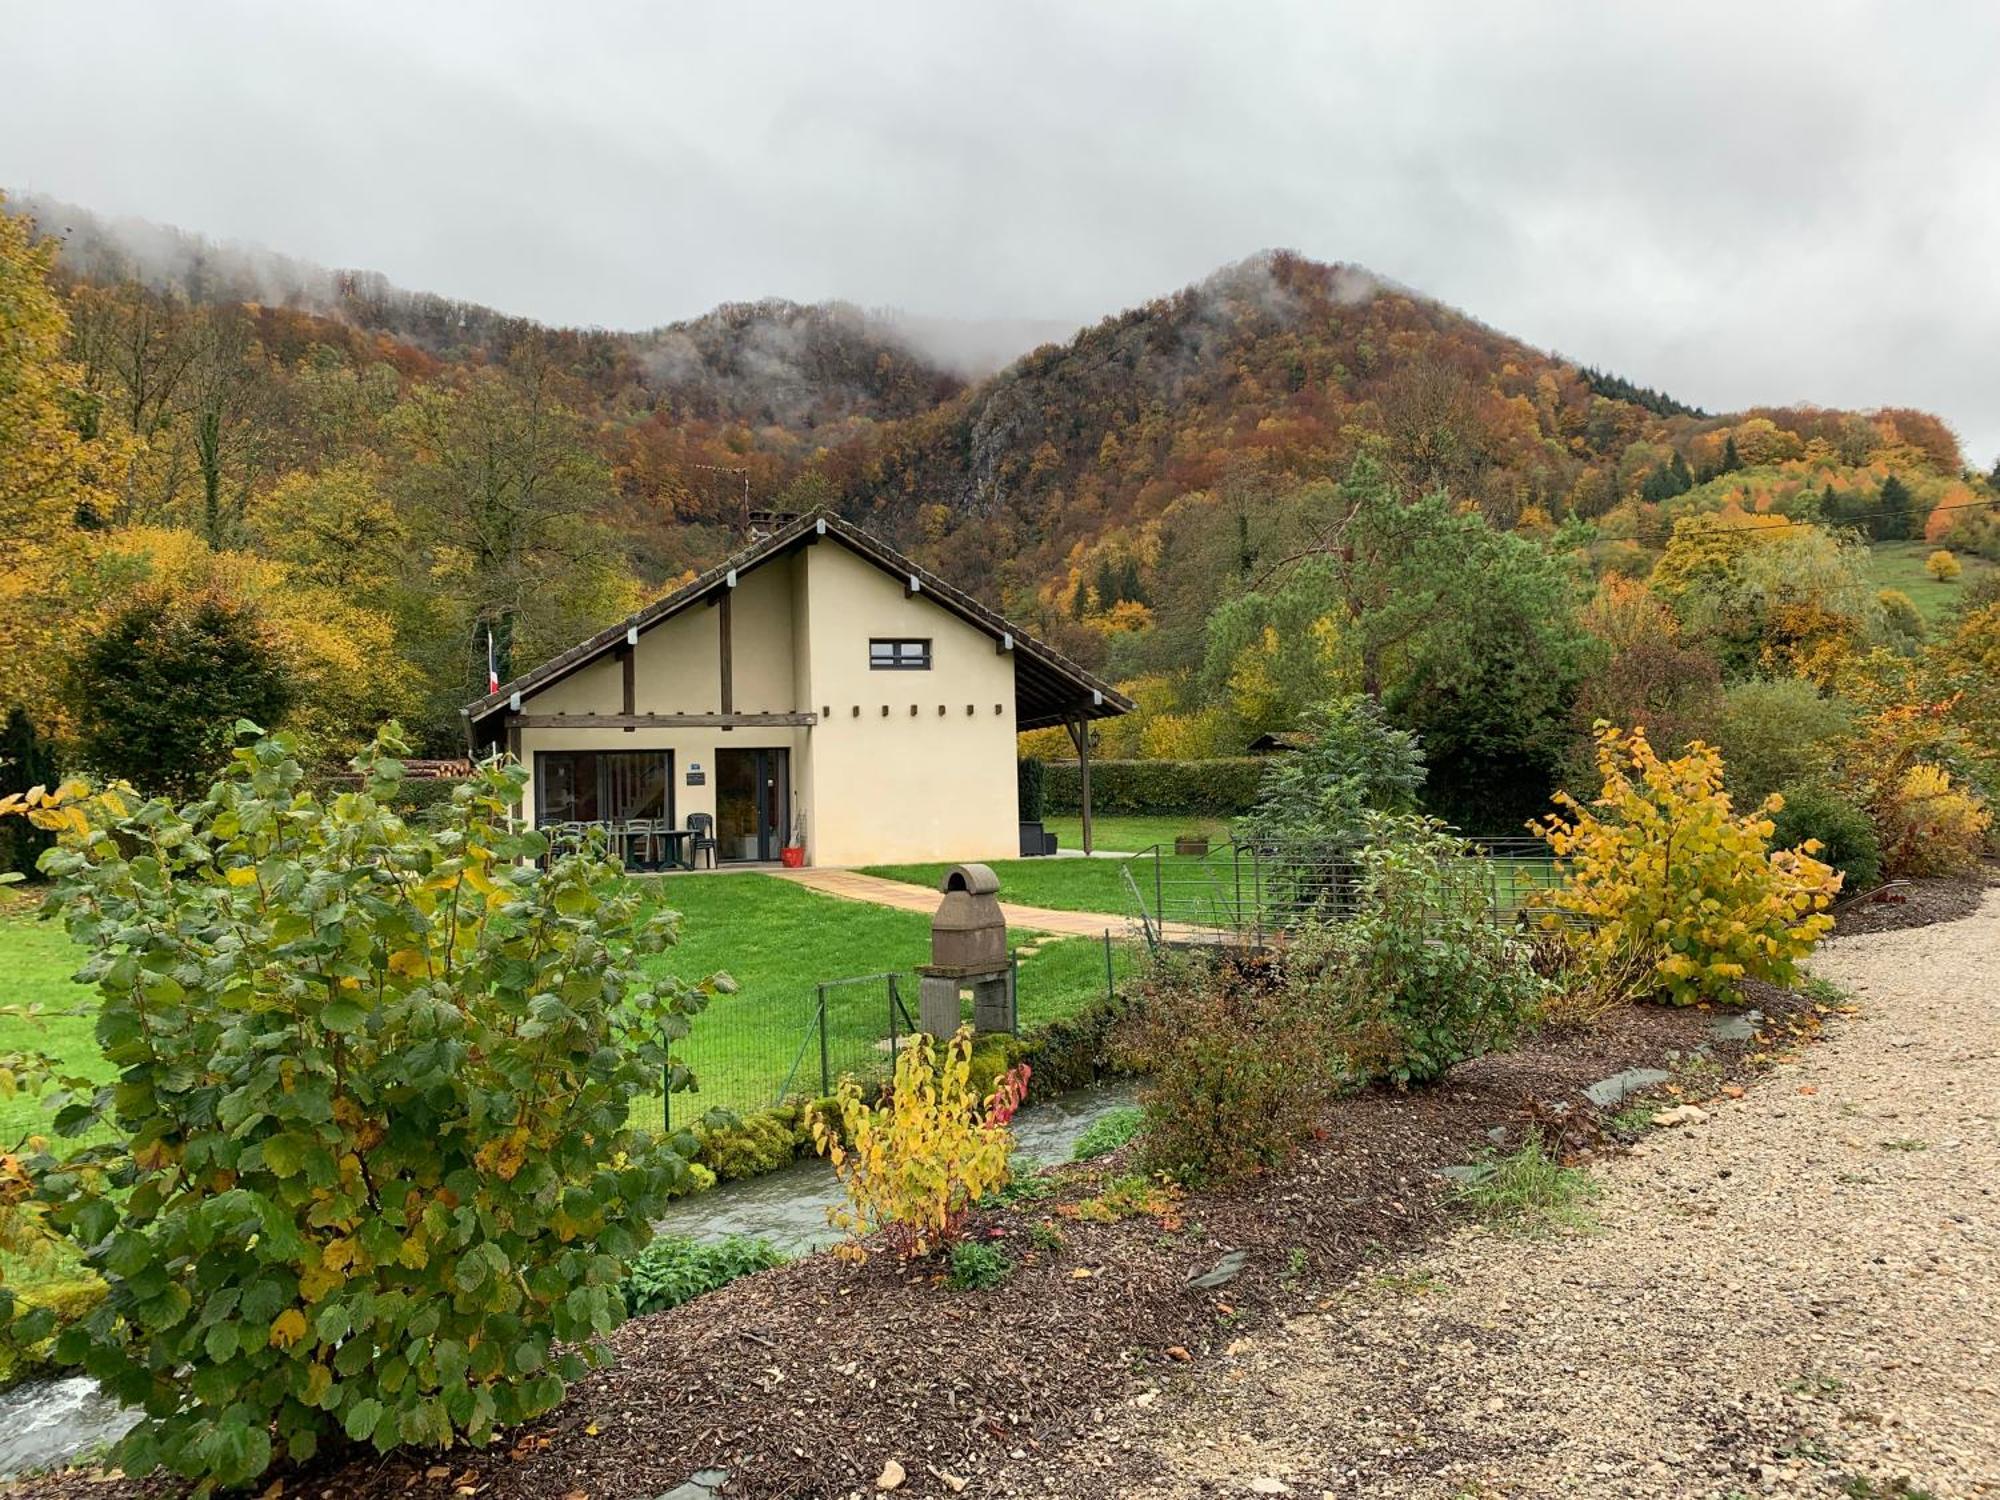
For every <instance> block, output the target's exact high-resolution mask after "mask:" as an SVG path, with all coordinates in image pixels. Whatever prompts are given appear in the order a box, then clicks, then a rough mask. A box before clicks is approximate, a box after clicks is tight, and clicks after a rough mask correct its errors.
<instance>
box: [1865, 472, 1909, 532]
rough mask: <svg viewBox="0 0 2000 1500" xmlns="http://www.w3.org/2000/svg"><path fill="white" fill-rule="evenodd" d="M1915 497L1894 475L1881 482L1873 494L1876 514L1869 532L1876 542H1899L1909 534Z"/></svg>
mask: <svg viewBox="0 0 2000 1500" xmlns="http://www.w3.org/2000/svg"><path fill="white" fill-rule="evenodd" d="M1915 499H1916V497H1915V496H1914V495H1912V494H1911V493H1910V487H1909V486H1908V485H1907V484H1905V483H1903V481H1902V480H1901V479H1899V478H1898V477H1897V476H1896V475H1894V474H1891V475H1890V476H1889V477H1888V478H1887V479H1885V480H1883V481H1882V488H1881V489H1879V490H1878V491H1876V493H1875V509H1876V514H1875V518H1874V521H1873V523H1872V524H1871V525H1870V527H1869V530H1870V532H1871V533H1872V534H1873V535H1874V537H1875V539H1876V540H1877V541H1881V542H1893V541H1901V540H1902V539H1903V538H1905V537H1907V536H1908V535H1909V534H1910V511H1911V509H1912V507H1913V503H1914V501H1915Z"/></svg>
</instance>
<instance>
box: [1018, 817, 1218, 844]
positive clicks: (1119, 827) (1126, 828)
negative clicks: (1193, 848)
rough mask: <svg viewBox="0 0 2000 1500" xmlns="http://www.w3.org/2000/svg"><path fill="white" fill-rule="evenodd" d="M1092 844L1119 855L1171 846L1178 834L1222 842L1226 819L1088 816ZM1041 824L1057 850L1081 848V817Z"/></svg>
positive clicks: (1065, 818) (1048, 821)
mask: <svg viewBox="0 0 2000 1500" xmlns="http://www.w3.org/2000/svg"><path fill="white" fill-rule="evenodd" d="M1091 824H1092V832H1093V834H1094V835H1095V844H1096V847H1097V848H1099V849H1115V850H1117V851H1118V852H1120V853H1122V854H1137V853H1138V852H1139V851H1140V850H1141V849H1150V848H1152V847H1153V845H1155V844H1168V845H1171V844H1172V843H1173V841H1174V840H1175V839H1177V838H1179V837H1180V836H1181V835H1182V834H1187V833H1194V834H1204V835H1206V836H1207V837H1208V839H1209V840H1210V841H1211V842H1213V843H1226V842H1227V841H1228V839H1229V820H1228V819H1227V818H1209V817H1201V816H1198V815H1196V814H1194V813H1171V814H1167V815H1165V816H1151V817H1138V816H1134V817H1125V816H1118V815H1114V816H1111V817H1104V818H1093V819H1091ZM1042 826H1043V827H1044V828H1046V829H1048V831H1049V832H1050V833H1053V834H1054V835H1055V836H1056V838H1057V840H1058V844H1057V847H1058V848H1061V849H1081V848H1082V847H1083V819H1082V818H1080V817H1075V816H1071V815H1067V814H1066V815H1064V816H1062V817H1055V818H1044V819H1043V820H1042Z"/></svg>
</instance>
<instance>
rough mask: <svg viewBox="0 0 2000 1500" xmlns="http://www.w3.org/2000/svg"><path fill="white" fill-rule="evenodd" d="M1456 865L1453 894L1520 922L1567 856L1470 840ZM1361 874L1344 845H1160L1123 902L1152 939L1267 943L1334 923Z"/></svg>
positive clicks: (1135, 862) (1131, 868)
mask: <svg viewBox="0 0 2000 1500" xmlns="http://www.w3.org/2000/svg"><path fill="white" fill-rule="evenodd" d="M1467 842H1468V845H1469V848H1468V852H1467V855H1466V857H1465V858H1464V859H1462V860H1459V861H1458V862H1457V863H1456V864H1455V865H1454V867H1453V868H1452V870H1451V872H1450V875H1449V879H1450V880H1451V881H1452V882H1453V884H1454V889H1453V890H1452V891H1451V892H1450V893H1449V894H1450V895H1452V896H1453V897H1457V896H1461V895H1463V896H1467V897H1473V896H1476V897H1477V898H1479V899H1480V900H1481V901H1482V902H1483V903H1484V905H1485V908H1486V911H1487V915H1488V918H1489V920H1491V921H1493V922H1495V923H1497V924H1505V925H1514V924H1516V923H1519V922H1520V921H1521V920H1522V919H1523V917H1524V915H1525V914H1526V913H1527V912H1528V911H1529V910H1530V909H1531V908H1532V904H1533V901H1534V899H1535V895H1534V893H1535V892H1537V891H1542V890H1548V889H1551V888H1553V887H1555V886H1557V885H1559V884H1561V881H1562V863H1561V861H1560V860H1559V859H1558V858H1557V857H1556V854H1555V851H1554V850H1552V849H1551V848H1550V847H1549V846H1548V845H1547V844H1546V843H1544V842H1543V841H1542V840H1540V839H1535V838H1524V837H1518V836H1511V835H1510V836H1506V837H1497V838H1481V839H1470V840H1468V841H1467ZM1363 874H1364V869H1363V864H1362V861H1361V859H1360V857H1359V852H1358V851H1357V850H1356V849H1354V848H1352V847H1350V846H1343V845H1329V844H1325V843H1315V842H1281V841H1263V842H1256V843H1230V844H1223V845H1220V846H1217V847H1214V848H1211V849H1210V850H1209V851H1208V852H1206V853H1204V854H1199V855H1195V854H1176V853H1175V852H1173V850H1172V849H1171V847H1169V846H1166V845H1160V844H1155V845H1154V846H1153V847H1152V848H1151V849H1148V850H1145V851H1144V852H1142V853H1140V854H1137V855H1134V856H1133V857H1132V858H1131V859H1130V860H1128V861H1127V862H1126V864H1125V866H1124V883H1125V888H1126V899H1127V901H1128V902H1129V904H1130V905H1131V908H1132V911H1133V913H1134V916H1135V924H1136V926H1137V928H1138V929H1139V933H1140V935H1141V936H1142V937H1143V938H1144V939H1145V940H1146V942H1147V943H1148V945H1150V946H1157V945H1159V944H1161V943H1166V944H1199V943H1226V944H1245V945H1249V946H1253V947H1254V946H1262V945H1264V944H1265V943H1268V942H1270V941H1273V940H1275V939H1278V938H1281V937H1282V936H1283V935H1284V934H1286V933H1290V932H1293V931H1295V930H1297V929H1298V927H1299V926H1300V925H1301V924H1302V923H1304V922H1305V921H1307V920H1309V919H1310V920H1316V921H1338V920H1339V919H1340V917H1341V916H1342V915H1344V914H1345V913H1347V912H1349V911H1351V910H1352V909H1353V907H1354V904H1355V900H1356V897H1357V893H1358V891H1359V888H1360V884H1361V880H1362V876H1363Z"/></svg>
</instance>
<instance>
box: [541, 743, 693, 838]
mask: <svg viewBox="0 0 2000 1500" xmlns="http://www.w3.org/2000/svg"><path fill="white" fill-rule="evenodd" d="M634 818H664V819H665V820H666V821H667V822H668V823H672V822H673V820H674V757H673V752H672V751H670V750H541V751H537V752H536V754H535V823H536V825H537V826H538V827H544V826H547V825H548V824H551V823H613V824H615V823H624V822H628V821H630V820H631V819H634Z"/></svg>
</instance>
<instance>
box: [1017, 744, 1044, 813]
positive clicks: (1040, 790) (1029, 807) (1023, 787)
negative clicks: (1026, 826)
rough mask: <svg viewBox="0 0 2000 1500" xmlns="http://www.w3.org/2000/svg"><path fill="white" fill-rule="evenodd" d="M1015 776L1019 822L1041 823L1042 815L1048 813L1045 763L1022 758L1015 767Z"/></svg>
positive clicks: (1028, 756)
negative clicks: (1018, 796)
mask: <svg viewBox="0 0 2000 1500" xmlns="http://www.w3.org/2000/svg"><path fill="white" fill-rule="evenodd" d="M1015 776H1016V779H1017V780H1018V782H1019V789H1020V794H1021V795H1020V802H1021V821H1022V822H1023V823H1039V822H1041V821H1042V816H1043V814H1044V813H1046V812H1047V811H1048V796H1047V792H1046V790H1045V789H1046V788H1047V786H1048V779H1049V768H1048V765H1047V763H1046V762H1044V761H1040V760H1037V759H1036V758H1035V757H1034V756H1032V755H1026V756H1023V757H1022V758H1021V760H1020V762H1019V763H1018V764H1017V765H1016V767H1015Z"/></svg>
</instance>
